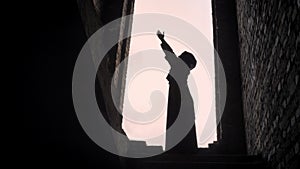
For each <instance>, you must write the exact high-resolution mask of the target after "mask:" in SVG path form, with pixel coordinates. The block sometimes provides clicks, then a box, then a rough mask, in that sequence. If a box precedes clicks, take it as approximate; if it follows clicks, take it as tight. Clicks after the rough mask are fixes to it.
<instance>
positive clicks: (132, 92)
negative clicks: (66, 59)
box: [123, 0, 216, 147]
mask: <svg viewBox="0 0 300 169" xmlns="http://www.w3.org/2000/svg"><path fill="white" fill-rule="evenodd" d="M142 13H163V14H168V15H172V16H176V17H178V18H181V19H183V20H185V21H186V22H188V23H190V24H192V25H194V26H195V27H196V28H198V29H199V30H200V31H201V32H202V33H203V34H204V35H205V36H206V37H207V39H208V41H209V42H210V43H211V44H213V32H212V30H213V29H212V9H211V1H210V0H185V1H183V0H136V1H135V10H134V14H142ZM133 24H134V19H133ZM158 29H159V28H158ZM174 29H176V28H174ZM161 31H164V30H161ZM165 34H166V35H167V34H168V32H165ZM165 39H166V40H167V41H168V42H169V44H170V46H171V47H172V48H173V50H174V52H175V54H177V56H178V55H180V54H181V53H182V52H183V51H189V50H188V48H187V47H186V46H184V45H183V44H180V43H179V42H178V41H175V40H172V39H168V38H167V37H166V38H165ZM149 48H151V49H156V50H160V51H161V48H160V41H159V40H158V39H157V37H156V36H155V35H144V36H138V37H132V38H131V45H130V54H129V63H128V64H129V65H128V73H127V82H126V89H127V90H126V91H125V97H127V96H128V98H129V100H130V102H131V104H132V105H133V108H134V109H136V110H137V111H139V112H146V111H147V110H149V109H151V106H152V105H155V104H153V103H152V102H151V101H150V95H151V93H152V92H153V91H155V90H159V91H161V92H162V93H163V94H164V96H165V98H166V100H165V102H166V103H165V104H164V107H163V110H162V111H163V113H162V115H161V116H158V117H157V118H155V120H153V121H151V122H149V123H145V124H138V123H136V122H133V121H132V120H128V119H126V118H124V119H123V128H124V130H125V132H126V134H127V135H128V137H129V138H130V139H132V140H145V141H146V142H147V144H148V145H162V146H164V144H165V136H164V135H161V134H163V133H164V131H165V126H166V110H167V98H168V87H169V86H168V81H167V80H166V79H165V78H166V75H167V74H166V73H165V72H161V71H159V70H147V71H144V72H142V73H139V74H136V72H135V68H136V67H137V65H139V64H141V62H143V61H141V60H139V61H137V60H136V59H134V58H135V57H140V58H142V57H141V55H143V57H146V56H147V55H148V53H145V52H144V53H140V52H141V51H144V50H147V49H149ZM190 52H192V51H190ZM212 52H213V51H212ZM192 53H193V52H192ZM158 54H159V55H161V58H162V59H164V54H163V52H162V51H161V53H158ZM212 56H213V55H212ZM149 57H151V56H149ZM196 57H198V59H197V58H196V59H197V60H198V63H200V62H199V57H200V56H196ZM212 60H213V57H212ZM144 61H145V60H144ZM145 62H146V61H145ZM162 62H164V61H162ZM166 64H167V63H166ZM191 73H192V74H193V75H194V77H195V80H196V81H197V82H196V85H197V88H198V90H199V91H198V99H197V100H198V105H199V106H198V107H195V110H196V111H197V110H198V111H199V114H200V115H199V116H198V117H197V118H196V127H197V137H198V146H199V147H206V146H207V144H208V143H211V142H213V141H214V140H216V133H215V131H214V133H213V134H212V136H211V137H210V138H208V140H207V141H206V142H201V143H200V142H199V137H200V135H201V133H202V132H203V128H204V125H205V122H206V120H207V116H208V114H207V112H209V110H210V108H211V106H212V107H213V109H214V108H215V99H214V87H213V86H212V84H211V81H210V78H209V77H208V76H207V74H205V70H204V69H203V67H202V66H201V64H198V65H197V67H196V68H195V69H194V70H193V71H192V72H191ZM133 77H134V78H133ZM213 78H214V75H213V77H212V79H213ZM189 85H190V81H189ZM213 85H214V84H213ZM195 95H197V93H196V94H195V93H192V96H193V98H194V97H196V96H195ZM194 102H195V98H194ZM195 105H196V104H195ZM129 112H130V108H129V106H128V105H127V104H126V103H125V104H124V109H123V113H124V116H126V113H127V114H128V113H129ZM209 123H211V125H215V123H216V121H215V120H211V122H209ZM157 136H159V137H157ZM154 137H156V138H154Z"/></svg>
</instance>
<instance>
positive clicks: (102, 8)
mask: <svg viewBox="0 0 300 169" xmlns="http://www.w3.org/2000/svg"><path fill="white" fill-rule="evenodd" d="M77 3H78V7H79V11H80V14H81V18H82V22H83V25H84V28H85V31H86V35H87V37H90V36H92V34H93V33H95V32H96V31H97V30H98V29H100V28H101V27H102V26H104V25H106V24H107V23H109V22H111V21H113V20H115V19H118V18H121V17H122V16H125V15H130V14H132V13H133V8H134V0H121V1H120V0H77ZM131 24H132V20H131V18H130V19H128V20H125V19H122V20H121V21H120V27H116V28H115V29H111V30H105V31H106V36H105V37H104V38H103V40H102V39H101V40H100V41H96V42H95V44H90V45H91V46H96V47H97V48H98V49H99V48H100V49H101V47H105V46H106V41H105V39H111V40H114V41H118V43H117V44H116V45H115V46H114V47H112V48H111V50H110V51H109V52H108V53H107V54H106V56H105V57H104V58H103V60H102V62H101V63H100V65H99V68H98V72H97V80H96V82H95V83H96V85H95V90H96V91H95V93H96V98H97V102H98V106H99V108H100V110H101V112H102V114H103V116H104V117H105V119H106V120H107V122H108V123H109V124H110V125H111V127H112V128H114V129H115V130H116V131H118V132H120V133H122V134H124V135H125V132H124V131H123V129H122V116H121V113H122V112H120V111H122V105H123V102H122V101H123V97H124V90H125V88H124V86H125V80H126V77H125V75H126V73H125V72H126V70H127V64H126V63H124V65H126V66H123V67H118V66H119V64H120V63H121V62H122V61H123V60H124V58H126V57H127V56H128V54H129V44H130V38H127V39H124V40H122V39H120V35H121V34H124V33H125V32H126V31H129V32H130V31H131ZM91 53H92V55H93V54H94V55H96V54H97V53H95V51H93V50H91ZM115 72H116V76H115V77H114V79H112V78H113V75H114V73H115ZM112 82H113V84H111V83H112ZM112 88H113V89H112ZM111 90H114V91H115V92H116V93H115V94H116V95H117V97H116V98H120V99H119V100H116V105H115V104H114V102H113V100H112V94H111ZM118 108H119V109H118ZM116 137H117V136H116ZM114 140H115V145H116V148H117V150H119V151H127V146H128V145H124V144H125V141H127V140H122V138H121V137H117V138H114Z"/></svg>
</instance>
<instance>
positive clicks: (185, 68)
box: [157, 31, 197, 153]
mask: <svg viewBox="0 0 300 169" xmlns="http://www.w3.org/2000/svg"><path fill="white" fill-rule="evenodd" d="M157 36H158V38H159V39H160V40H161V42H162V43H161V47H162V49H163V50H164V53H165V59H166V60H167V61H168V62H169V64H170V66H171V69H170V71H169V74H168V76H167V80H168V81H169V97H168V110H167V112H168V113H167V129H168V128H169V127H170V126H172V124H173V123H174V122H175V120H176V118H177V116H178V114H179V111H180V108H181V107H182V113H183V114H184V117H185V122H186V123H190V124H187V126H188V125H191V123H192V125H193V127H192V128H191V130H190V131H189V133H188V134H187V135H186V137H184V139H183V140H181V142H180V143H179V144H177V145H176V146H175V147H173V148H172V149H171V150H169V152H176V153H177V152H178V153H193V152H196V151H197V139H196V129H195V113H194V103H193V99H192V96H191V94H190V91H189V88H188V84H187V79H188V75H189V74H190V71H191V70H192V69H193V68H195V66H196V64H197V61H196V59H195V58H194V56H193V55H192V54H191V53H189V52H186V51H185V52H183V53H182V54H181V55H180V56H179V57H177V56H176V55H175V53H174V52H173V50H172V48H171V47H170V46H169V45H168V43H167V42H166V41H165V39H164V34H162V33H161V32H160V31H157ZM182 61H183V62H182ZM181 127H185V126H181ZM172 140H173V138H172V136H171V135H170V134H168V132H167V133H166V148H167V149H168V147H169V145H170V142H171V141H172Z"/></svg>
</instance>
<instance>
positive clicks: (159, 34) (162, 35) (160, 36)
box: [156, 30, 165, 40]
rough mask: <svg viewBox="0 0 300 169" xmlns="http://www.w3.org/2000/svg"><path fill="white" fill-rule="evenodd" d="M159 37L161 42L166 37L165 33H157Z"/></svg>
mask: <svg viewBox="0 0 300 169" xmlns="http://www.w3.org/2000/svg"><path fill="white" fill-rule="evenodd" d="M156 35H157V37H158V38H159V39H160V40H163V39H164V37H165V32H164V33H161V32H160V31H159V30H158V31H157V33H156Z"/></svg>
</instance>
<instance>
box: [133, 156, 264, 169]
mask: <svg viewBox="0 0 300 169" xmlns="http://www.w3.org/2000/svg"><path fill="white" fill-rule="evenodd" d="M132 164H133V165H132ZM129 168H131V169H135V168H136V169H154V168H155V169H169V168H170V169H171V168H172V169H179V168H182V169H194V168H195V169H196V168H197V169H206V168H210V169H226V168H230V169H235V168H236V169H237V168H239V169H248V168H249V169H250V168H255V169H265V168H266V167H265V165H264V161H263V160H261V158H260V157H259V156H247V155H220V154H219V155H202V154H168V153H164V154H162V155H158V156H154V157H150V158H144V159H132V160H131V166H130V167H129Z"/></svg>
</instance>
